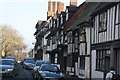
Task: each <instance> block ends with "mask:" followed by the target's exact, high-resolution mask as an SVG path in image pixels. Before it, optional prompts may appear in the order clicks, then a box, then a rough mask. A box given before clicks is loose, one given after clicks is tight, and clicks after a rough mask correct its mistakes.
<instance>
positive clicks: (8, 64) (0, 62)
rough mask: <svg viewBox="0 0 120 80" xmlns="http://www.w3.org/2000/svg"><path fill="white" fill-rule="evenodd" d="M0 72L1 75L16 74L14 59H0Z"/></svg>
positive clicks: (16, 67) (16, 68)
mask: <svg viewBox="0 0 120 80" xmlns="http://www.w3.org/2000/svg"><path fill="white" fill-rule="evenodd" d="M0 74H2V76H3V77H4V76H12V77H14V76H15V75H17V74H18V66H17V63H16V62H15V60H14V59H0Z"/></svg>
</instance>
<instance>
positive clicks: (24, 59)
mask: <svg viewBox="0 0 120 80" xmlns="http://www.w3.org/2000/svg"><path fill="white" fill-rule="evenodd" d="M26 60H34V58H23V59H21V64H22V65H23V63H24V61H26Z"/></svg>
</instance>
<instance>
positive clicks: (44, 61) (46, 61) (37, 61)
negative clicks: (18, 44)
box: [36, 60, 50, 62]
mask: <svg viewBox="0 0 120 80" xmlns="http://www.w3.org/2000/svg"><path fill="white" fill-rule="evenodd" d="M36 62H50V61H41V60H37V61H36Z"/></svg>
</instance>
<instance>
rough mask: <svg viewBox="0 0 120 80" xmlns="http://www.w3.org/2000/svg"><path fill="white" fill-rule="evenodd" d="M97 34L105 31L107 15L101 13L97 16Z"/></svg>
mask: <svg viewBox="0 0 120 80" xmlns="http://www.w3.org/2000/svg"><path fill="white" fill-rule="evenodd" d="M98 29H99V32H103V31H106V29H107V13H106V12H105V13H102V14H100V15H99V27H98Z"/></svg>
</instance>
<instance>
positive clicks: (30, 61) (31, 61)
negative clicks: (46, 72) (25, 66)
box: [25, 60, 35, 64]
mask: <svg viewBox="0 0 120 80" xmlns="http://www.w3.org/2000/svg"><path fill="white" fill-rule="evenodd" d="M25 63H33V64H34V63H35V61H33V60H26V61H25Z"/></svg>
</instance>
